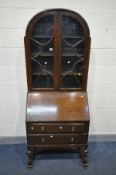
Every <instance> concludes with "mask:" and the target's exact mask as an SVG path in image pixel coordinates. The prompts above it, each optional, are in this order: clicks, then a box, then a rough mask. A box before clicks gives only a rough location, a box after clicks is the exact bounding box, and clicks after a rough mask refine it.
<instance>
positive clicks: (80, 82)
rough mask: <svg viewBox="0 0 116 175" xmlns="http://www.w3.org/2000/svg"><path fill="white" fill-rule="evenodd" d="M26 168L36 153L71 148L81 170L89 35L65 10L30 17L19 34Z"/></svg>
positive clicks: (79, 20) (83, 23) (83, 24)
mask: <svg viewBox="0 0 116 175" xmlns="http://www.w3.org/2000/svg"><path fill="white" fill-rule="evenodd" d="M24 40H25V57H26V71H27V85H28V93H27V106H26V133H27V155H28V167H32V162H33V159H34V156H35V155H36V154H38V153H39V150H45V149H46V150H51V149H52V150H57V149H58V150H59V149H74V150H77V151H79V152H80V155H81V158H82V162H83V165H84V166H87V152H88V132H89V122H90V118H89V106H88V97H87V91H86V89H87V75H88V65H89V53H90V32H89V28H88V25H87V23H86V21H85V20H84V19H83V18H82V17H81V16H80V15H79V14H78V13H76V12H74V11H71V10H67V9H49V10H45V11H42V12H40V13H38V14H37V15H35V16H34V17H33V18H32V19H31V20H30V22H29V23H28V25H27V29H26V35H25V38H24Z"/></svg>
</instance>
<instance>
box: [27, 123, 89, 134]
mask: <svg viewBox="0 0 116 175" xmlns="http://www.w3.org/2000/svg"><path fill="white" fill-rule="evenodd" d="M87 131H88V124H85V123H81V122H80V123H74V124H65V123H57V124H56V123H52V124H51V123H50V124H48V123H47V124H45V123H28V124H27V132H28V133H32V134H39V133H83V132H87Z"/></svg>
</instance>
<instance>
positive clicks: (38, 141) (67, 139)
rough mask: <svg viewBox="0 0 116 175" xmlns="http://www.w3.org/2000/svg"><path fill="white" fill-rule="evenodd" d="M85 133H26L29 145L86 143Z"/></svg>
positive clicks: (86, 136)
mask: <svg viewBox="0 0 116 175" xmlns="http://www.w3.org/2000/svg"><path fill="white" fill-rule="evenodd" d="M87 140H88V135H87V134H78V135H77V134H62V135H60V134H46V135H44V134H41V135H36V134H34V135H31V134H30V135H28V144H29V145H51V144H52V145H53V144H86V143H87Z"/></svg>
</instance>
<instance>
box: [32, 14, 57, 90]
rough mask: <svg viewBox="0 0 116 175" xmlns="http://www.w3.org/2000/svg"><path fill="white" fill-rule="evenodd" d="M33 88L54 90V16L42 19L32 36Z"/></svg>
mask: <svg viewBox="0 0 116 175" xmlns="http://www.w3.org/2000/svg"><path fill="white" fill-rule="evenodd" d="M31 66H32V87H33V88H53V86H54V80H53V72H54V16H47V17H43V18H42V19H40V20H39V21H38V22H37V23H36V24H35V26H34V28H33V31H32V36H31Z"/></svg>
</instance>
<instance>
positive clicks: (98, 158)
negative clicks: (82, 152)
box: [0, 142, 116, 175]
mask: <svg viewBox="0 0 116 175" xmlns="http://www.w3.org/2000/svg"><path fill="white" fill-rule="evenodd" d="M88 162H89V165H88V168H86V169H85V168H83V166H82V163H81V159H80V156H79V154H78V153H72V152H60V153H49V152H46V153H40V154H38V156H36V160H35V161H34V163H33V168H31V169H28V168H27V156H26V144H9V145H0V175H116V143H115V142H97V143H94V142H91V143H89V156H88Z"/></svg>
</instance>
